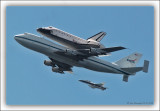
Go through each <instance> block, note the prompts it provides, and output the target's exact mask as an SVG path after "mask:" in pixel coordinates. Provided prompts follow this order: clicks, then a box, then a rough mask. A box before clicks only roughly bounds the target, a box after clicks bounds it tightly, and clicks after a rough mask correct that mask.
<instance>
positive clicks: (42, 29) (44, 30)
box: [37, 28, 50, 34]
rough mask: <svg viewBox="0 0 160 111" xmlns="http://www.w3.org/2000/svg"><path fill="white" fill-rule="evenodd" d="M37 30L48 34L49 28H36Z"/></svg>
mask: <svg viewBox="0 0 160 111" xmlns="http://www.w3.org/2000/svg"><path fill="white" fill-rule="evenodd" d="M37 32H39V33H41V34H50V30H49V29H45V28H38V29H37Z"/></svg>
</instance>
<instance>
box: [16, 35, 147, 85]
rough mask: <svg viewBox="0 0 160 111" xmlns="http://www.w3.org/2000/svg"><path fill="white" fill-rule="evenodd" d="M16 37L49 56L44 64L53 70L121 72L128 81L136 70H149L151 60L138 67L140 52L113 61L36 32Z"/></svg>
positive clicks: (27, 45)
mask: <svg viewBox="0 0 160 111" xmlns="http://www.w3.org/2000/svg"><path fill="white" fill-rule="evenodd" d="M14 38H15V40H16V41H17V42H18V43H20V44H21V45H22V46H24V47H26V48H29V49H31V50H34V51H36V52H39V53H42V54H44V55H46V56H47V57H49V59H50V60H44V64H45V65H47V66H51V67H52V71H53V72H58V73H64V71H70V72H72V67H73V66H77V67H84V68H87V69H90V70H94V71H99V72H105V73H114V74H121V75H123V81H126V82H127V81H128V77H129V76H132V75H135V74H136V72H139V71H141V70H142V71H143V72H147V71H148V65H149V61H146V60H145V61H144V66H143V67H136V64H137V62H138V61H139V59H140V58H141V56H142V54H140V53H133V54H131V55H129V56H127V57H125V58H122V59H121V60H118V61H117V62H114V63H111V62H107V61H104V60H101V59H99V58H98V57H95V55H94V54H93V55H92V54H88V53H86V52H85V53H84V52H83V51H79V50H75V49H68V48H66V47H64V46H61V45H58V44H55V43H53V42H51V41H49V40H46V39H44V38H41V37H39V36H36V35H34V34H30V33H24V34H19V35H16V36H15V37H14ZM108 52H109V51H108Z"/></svg>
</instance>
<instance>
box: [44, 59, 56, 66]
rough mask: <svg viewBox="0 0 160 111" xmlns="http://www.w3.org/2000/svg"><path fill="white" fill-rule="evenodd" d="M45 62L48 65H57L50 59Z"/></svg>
mask: <svg viewBox="0 0 160 111" xmlns="http://www.w3.org/2000/svg"><path fill="white" fill-rule="evenodd" d="M44 64H45V65H46V66H55V64H53V62H52V61H48V60H44Z"/></svg>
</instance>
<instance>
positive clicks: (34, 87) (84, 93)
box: [6, 6, 154, 105]
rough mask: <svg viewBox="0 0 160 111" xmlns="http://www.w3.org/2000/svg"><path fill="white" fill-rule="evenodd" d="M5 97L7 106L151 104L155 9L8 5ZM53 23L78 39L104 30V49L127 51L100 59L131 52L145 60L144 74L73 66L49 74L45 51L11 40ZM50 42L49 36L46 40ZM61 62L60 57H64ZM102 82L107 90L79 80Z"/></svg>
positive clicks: (112, 59) (116, 56)
mask: <svg viewBox="0 0 160 111" xmlns="http://www.w3.org/2000/svg"><path fill="white" fill-rule="evenodd" d="M6 19H7V20H6V42H7V43H6V53H7V57H6V64H7V67H6V101H7V104H8V105H126V104H128V103H130V104H132V103H137V104H139V103H140V104H145V105H148V104H153V103H154V8H153V7H151V6H125V7H124V6H103V7H102V6H101V7H100V6H99V7H98V6H92V7H89V6H86V7H84V6H83V7H81V6H79V7H77V6H66V7H65V6H61V7H59V6H54V7H52V6H50V7H42V6H35V7H34V6H32V7H31V6H28V7H27V6H9V7H7V9H6ZM46 26H54V27H57V28H59V29H61V30H64V31H66V32H69V33H71V34H74V35H76V36H79V37H81V38H84V39H87V38H88V37H91V36H92V35H94V34H96V33H98V32H100V31H105V32H106V33H107V35H106V36H105V37H104V38H103V39H102V41H101V42H102V43H103V44H104V45H105V46H106V47H112V46H124V47H126V48H128V49H126V50H122V51H117V52H114V53H112V55H111V56H108V57H101V59H104V60H106V61H110V62H114V61H117V60H119V59H120V58H123V57H125V56H127V55H130V54H131V53H133V52H139V53H142V54H143V56H142V58H141V60H140V62H139V63H138V64H137V66H142V65H143V62H144V60H145V59H146V60H149V61H150V66H149V72H148V73H144V72H138V73H137V74H136V76H131V77H129V81H128V83H126V82H123V81H122V75H116V74H108V73H100V72H95V71H91V70H88V69H84V68H77V67H74V68H73V72H74V73H73V74H69V73H66V74H64V75H61V74H58V73H54V72H52V70H51V67H48V66H45V65H44V64H43V61H44V60H48V58H47V57H46V56H45V55H42V54H40V53H37V52H34V51H32V50H30V49H27V48H25V47H23V46H21V45H20V44H18V43H17V42H16V41H15V40H14V35H17V34H21V33H24V32H29V33H33V34H36V35H39V36H41V35H40V34H39V33H38V32H36V29H37V28H39V27H46ZM51 41H52V40H51ZM64 61H65V60H64ZM79 79H82V80H90V81H93V82H95V83H100V82H105V83H106V84H105V86H106V87H108V88H109V89H107V90H105V91H102V90H99V89H92V88H90V87H88V86H87V85H86V84H84V83H81V82H79V81H78V80H79Z"/></svg>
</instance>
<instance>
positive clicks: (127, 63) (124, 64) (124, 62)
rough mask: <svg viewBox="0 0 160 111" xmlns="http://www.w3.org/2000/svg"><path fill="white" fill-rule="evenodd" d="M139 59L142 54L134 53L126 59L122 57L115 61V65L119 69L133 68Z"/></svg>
mask: <svg viewBox="0 0 160 111" xmlns="http://www.w3.org/2000/svg"><path fill="white" fill-rule="evenodd" d="M141 57H142V54H140V53H136V52H135V53H133V54H131V55H129V56H127V57H124V58H122V59H120V60H118V61H116V62H115V64H117V65H118V66H120V67H121V68H131V67H135V66H136V64H137V63H138V61H139V60H140V58H141Z"/></svg>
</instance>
